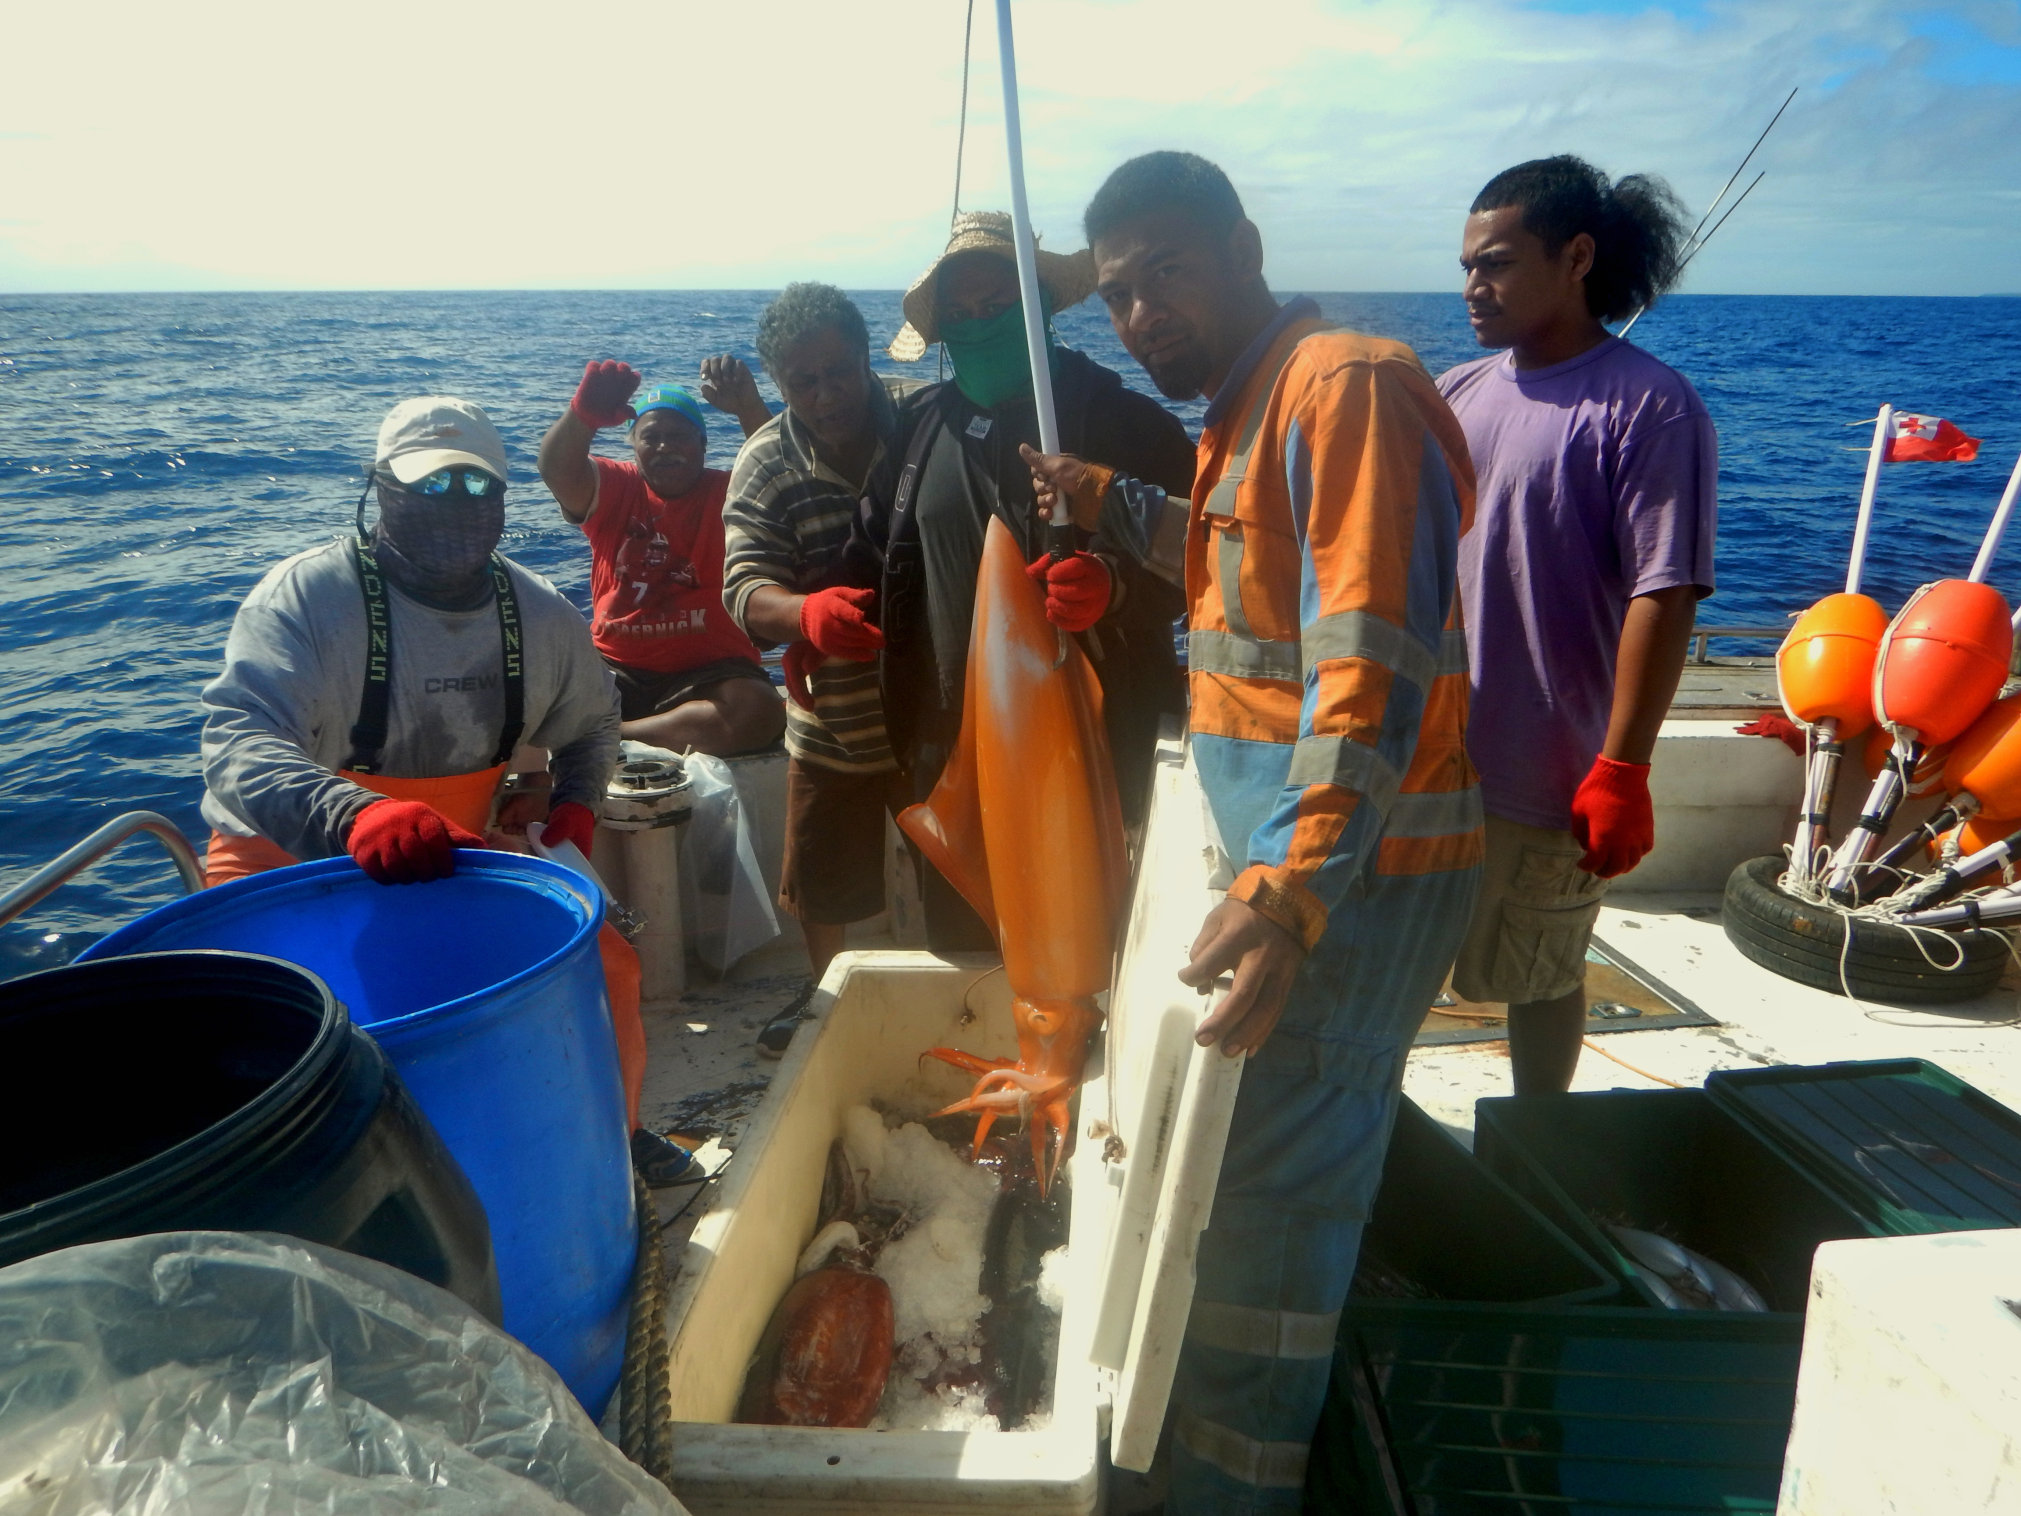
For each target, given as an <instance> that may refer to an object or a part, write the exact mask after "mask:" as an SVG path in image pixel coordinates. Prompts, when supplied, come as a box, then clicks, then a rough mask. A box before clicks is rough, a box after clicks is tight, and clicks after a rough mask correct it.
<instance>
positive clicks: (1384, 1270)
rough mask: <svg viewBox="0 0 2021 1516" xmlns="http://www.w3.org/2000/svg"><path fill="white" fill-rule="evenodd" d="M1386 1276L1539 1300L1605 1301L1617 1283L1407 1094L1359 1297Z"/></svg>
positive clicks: (1461, 1296) (1458, 1294) (1435, 1290)
mask: <svg viewBox="0 0 2021 1516" xmlns="http://www.w3.org/2000/svg"><path fill="white" fill-rule="evenodd" d="M1384 1279H1402V1280H1406V1281H1409V1282H1410V1283H1411V1284H1413V1285H1415V1286H1417V1287H1419V1288H1421V1289H1422V1290H1423V1291H1424V1293H1425V1295H1426V1296H1427V1297H1428V1298H1431V1299H1437V1300H1493V1301H1507V1302H1511V1303H1523V1304H1538V1305H1543V1304H1554V1305H1570V1304H1573V1303H1575V1302H1579V1301H1596V1300H1610V1299H1612V1298H1614V1297H1615V1296H1616V1295H1618V1294H1619V1293H1620V1288H1621V1286H1620V1282H1619V1281H1618V1280H1617V1279H1616V1278H1615V1277H1614V1275H1613V1274H1612V1273H1611V1272H1610V1271H1609V1270H1608V1269H1607V1268H1605V1267H1603V1266H1602V1265H1601V1264H1599V1263H1598V1262H1596V1261H1595V1260H1594V1259H1593V1258H1592V1257H1591V1256H1590V1255H1589V1254H1588V1253H1586V1252H1585V1251H1584V1250H1583V1249H1581V1248H1580V1247H1579V1245H1578V1244H1577V1243H1575V1242H1573V1240H1572V1239H1571V1238H1570V1237H1568V1236H1566V1235H1565V1233H1564V1231H1563V1230H1562V1229H1561V1228H1560V1227H1558V1226H1557V1225H1555V1224H1554V1223H1552V1222H1551V1221H1550V1220H1549V1219H1548V1218H1546V1217H1545V1216H1544V1215H1543V1213H1542V1212H1540V1211H1539V1210H1538V1209H1537V1208H1536V1207H1535V1206H1534V1205H1532V1204H1530V1202H1529V1201H1527V1200H1525V1199H1523V1197H1522V1196H1520V1195H1518V1194H1517V1193H1516V1192H1515V1191H1514V1190H1512V1189H1510V1188H1509V1187H1508V1185H1506V1184H1504V1183H1503V1182H1502V1181H1501V1180H1500V1179H1498V1178H1496V1177H1495V1176H1494V1175H1493V1174H1492V1173H1490V1172H1489V1171H1488V1169H1487V1168H1486V1167H1485V1166H1484V1165H1483V1164H1482V1163H1481V1162H1480V1160H1479V1159H1477V1158H1475V1157H1474V1155H1473V1154H1471V1153H1469V1152H1468V1151H1467V1150H1466V1149H1465V1148H1464V1147H1462V1146H1461V1145H1460V1143H1459V1142H1458V1140H1457V1139H1455V1138H1454V1137H1453V1135H1452V1134H1451V1133H1450V1132H1448V1131H1447V1130H1446V1129H1445V1128H1444V1127H1442V1126H1441V1125H1439V1123H1438V1122H1437V1121H1435V1120H1434V1119H1433V1118H1432V1117H1430V1116H1428V1115H1426V1114H1425V1112H1424V1111H1423V1110H1422V1109H1421V1108H1420V1107H1419V1106H1418V1105H1417V1104H1416V1103H1415V1102H1413V1101H1412V1100H1411V1099H1410V1097H1409V1096H1407V1095H1406V1096H1404V1097H1403V1098H1402V1101H1401V1104H1400V1105H1399V1107H1398V1110H1397V1118H1396V1130H1395V1132H1394V1133H1393V1134H1392V1136H1391V1137H1390V1144H1389V1153H1388V1155H1387V1156H1386V1157H1385V1159H1384V1160H1383V1169H1382V1188H1381V1189H1380V1190H1379V1191H1378V1192H1377V1193H1376V1198H1375V1209H1374V1211H1373V1213H1372V1214H1371V1215H1370V1217H1369V1223H1368V1226H1367V1228H1366V1230H1365V1231H1364V1233H1363V1235H1362V1242H1361V1269H1360V1272H1358V1273H1357V1275H1356V1281H1355V1284H1356V1289H1355V1293H1356V1295H1357V1296H1360V1297H1366V1296H1368V1295H1370V1294H1371V1293H1373V1291H1374V1289H1376V1288H1379V1287H1380V1281H1382V1280H1384Z"/></svg>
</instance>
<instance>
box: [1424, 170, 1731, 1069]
mask: <svg viewBox="0 0 2021 1516" xmlns="http://www.w3.org/2000/svg"><path fill="white" fill-rule="evenodd" d="M1684 241H1685V237H1684V227H1683V221H1682V207H1681V206H1679V205H1678V204H1677V201H1676V198H1675V197H1674V196H1673V195H1672V194H1671V193H1670V190H1669V188H1668V187H1667V186H1666V185H1664V184H1663V182H1662V181H1661V180H1657V179H1651V178H1648V177H1645V176H1642V175H1633V176H1631V177H1629V178H1626V179H1623V180H1622V181H1621V182H1620V183H1618V184H1614V185H1611V186H1610V185H1609V184H1608V182H1607V177H1606V175H1604V174H1602V173H1601V172H1600V171H1599V170H1598V169H1596V168H1594V167H1593V166H1592V165H1591V164H1589V163H1586V162H1584V161H1582V160H1580V159H1578V158H1573V157H1559V158H1543V159H1537V160H1535V161H1533V162H1529V163H1522V164H1518V165H1517V166H1516V167H1514V168H1512V169H1509V170H1507V171H1506V172H1504V173H1501V174H1498V175H1496V176H1495V177H1494V178H1493V179H1491V180H1489V181H1488V184H1487V187H1486V188H1485V189H1483V190H1482V191H1481V193H1480V194H1479V195H1478V196H1476V197H1475V199H1474V204H1473V209H1472V212H1471V214H1470V215H1469V216H1468V217H1467V223H1466V230H1465V233H1464V236H1463V239H1462V244H1461V253H1460V266H1461V267H1462V268H1464V269H1465V270H1466V275H1467V279H1466V300H1467V313H1468V316H1469V318H1470V319H1471V321H1472V323H1473V328H1474V334H1475V336H1476V337H1477V338H1478V339H1479V341H1480V344H1481V346H1483V347H1489V348H1505V349H1507V351H1506V352H1503V353H1500V354H1498V355H1496V356H1494V357H1489V358H1480V359H1476V360H1475V361H1474V362H1472V363H1463V364H1461V365H1460V366H1459V367H1458V368H1455V369H1452V370H1451V371H1449V372H1448V373H1446V374H1445V375H1443V376H1442V377H1441V378H1440V379H1439V381H1438V384H1439V390H1440V392H1441V393H1442V394H1444V396H1445V397H1446V400H1447V402H1448V403H1449V404H1450V405H1451V406H1452V408H1453V414H1454V415H1456V416H1458V417H1459V420H1460V425H1461V426H1462V427H1463V428H1464V429H1465V430H1466V434H1467V444H1468V447H1469V449H1470V451H1471V452H1472V453H1473V459H1474V471H1475V474H1476V476H1477V479H1478V494H1477V497H1476V503H1475V506H1474V526H1473V530H1472V531H1471V532H1470V533H1469V534H1468V535H1467V536H1466V537H1465V538H1464V539H1462V541H1461V543H1460V593H1461V599H1462V604H1463V605H1464V608H1465V614H1466V623H1467V652H1468V657H1469V660H1470V663H1471V665H1472V670H1473V708H1472V712H1471V716H1470V718H1469V723H1468V728H1467V748H1468V751H1469V753H1470V754H1471V755H1472V757H1473V760H1474V763H1475V766H1476V767H1478V768H1479V769H1480V771H1481V795H1482V799H1483V801H1484V802H1485V805H1486V809H1487V812H1488V851H1487V860H1486V864H1485V866H1484V867H1483V869H1482V874H1481V894H1480V901H1479V904H1478V905H1477V906H1476V907H1475V911H1474V918H1473V922H1472V925H1471V926H1470V928H1469V929H1468V933H1467V939H1466V942H1465V944H1464V946H1463V947H1462V948H1461V950H1460V957H1459V961H1458V963H1456V964H1455V965H1454V968H1453V989H1454V990H1455V992H1456V993H1458V994H1459V995H1461V996H1464V997H1465V998H1466V999H1468V1000H1477V1001H1490V1002H1497V1001H1498V1002H1503V1003H1505V1004H1507V1006H1508V1007H1509V1057H1510V1061H1511V1064H1512V1065H1513V1070H1514V1074H1515V1082H1516V1093H1517V1094H1539V1093H1547V1092H1550V1091H1561V1090H1565V1089H1568V1088H1570V1086H1571V1082H1572V1074H1573V1071H1574V1070H1575V1069H1576V1068H1577V1067H1578V1063H1579V1050H1580V1042H1581V1038H1582V1037H1583V1036H1584V1034H1585V1029H1586V991H1585V959H1586V945H1587V942H1588V940H1589V939H1590V937H1591V936H1592V931H1593V923H1594V920H1595V918H1596V917H1598V915H1599V913H1600V897H1601V896H1602V895H1603V894H1605V893H1606V890H1607V881H1608V880H1610V879H1612V878H1614V877H1615V876H1616V875H1618V874H1623V873H1626V872H1627V871H1628V870H1629V869H1631V868H1633V867H1634V866H1635V865H1636V864H1637V863H1639V862H1640V861H1641V860H1642V858H1643V856H1644V855H1645V854H1646V853H1647V852H1648V851H1649V850H1650V848H1651V847H1653V846H1654V845H1655V841H1656V822H1655V815H1654V812H1653V810H1652V808H1651V805H1650V800H1649V758H1650V754H1651V752H1652V751H1653V750H1654V749H1655V746H1656V735H1657V731H1658V728H1660V727H1661V725H1662V723H1663V718H1664V715H1665V713H1666V712H1667V711H1668V710H1669V708H1670V700H1671V697H1672V696H1673V695H1674V694H1675V693H1676V691H1677V677H1678V674H1679V672H1680V671H1681V670H1682V668H1683V666H1684V651H1685V646H1686V643H1687V642H1688V641H1689V637H1690V632H1691V624H1692V619H1693V617H1694V615H1695V614H1696V610H1697V604H1698V601H1699V600H1700V599H1701V598H1703V597H1704V596H1706V595H1709V594H1711V593H1712V587H1713V585H1712V551H1713V538H1714V535H1715V529H1716V519H1717V509H1718V507H1717V482H1718V472H1719V457H1718V438H1717V437H1716V435H1715V434H1714V432H1713V428H1712V420H1711V418H1710V417H1709V416H1707V414H1706V412H1705V406H1704V404H1703V402H1701V401H1700V400H1699V398H1698V392H1697V391H1696V390H1694V389H1693V388H1692V387H1691V384H1690V381H1688V380H1687V379H1685V377H1684V376H1683V375H1682V374H1679V373H1678V372H1676V370H1674V369H1671V368H1669V367H1666V366H1665V365H1664V364H1661V363H1659V362H1657V361H1656V360H1655V359H1654V358H1652V357H1650V356H1649V355H1648V354H1647V353H1645V352H1643V351H1642V350H1641V349H1639V348H1637V347H1635V346H1633V345H1632V344H1630V343H1627V342H1624V341H1622V340H1621V339H1620V338H1618V337H1613V336H1610V335H1609V334H1608V332H1607V328H1606V327H1605V326H1604V325H1602V323H1603V322H1605V321H1615V320H1621V319H1625V318H1626V317H1627V316H1629V315H1630V314H1632V313H1633V312H1635V311H1637V310H1639V309H1641V308H1643V307H1645V306H1647V305H1649V304H1650V303H1652V302H1653V301H1654V300H1655V299H1656V298H1657V297H1658V296H1659V295H1661V294H1662V293H1663V292H1664V291H1665V290H1667V289H1668V288H1669V287H1670V286H1671V285H1672V284H1674V283H1675V282H1676V279H1677V275H1678V262H1679V257H1680V254H1681V252H1682V249H1683V244H1684Z"/></svg>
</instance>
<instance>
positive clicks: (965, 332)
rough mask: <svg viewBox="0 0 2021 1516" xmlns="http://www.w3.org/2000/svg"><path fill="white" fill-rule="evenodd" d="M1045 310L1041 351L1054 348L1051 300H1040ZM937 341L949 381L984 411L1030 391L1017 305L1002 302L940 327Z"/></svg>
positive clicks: (1028, 359) (1022, 315)
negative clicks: (950, 371) (985, 314)
mask: <svg viewBox="0 0 2021 1516" xmlns="http://www.w3.org/2000/svg"><path fill="white" fill-rule="evenodd" d="M1040 308H1041V309H1042V310H1044V311H1045V314H1046V352H1047V356H1048V358H1050V356H1051V353H1052V346H1053V312H1052V301H1050V300H1045V301H1042V302H1041V306H1040ZM940 340H941V341H942V342H944V343H946V344H947V356H948V359H949V361H950V362H952V363H953V364H954V382H955V383H956V384H957V385H959V386H960V387H961V392H962V393H963V394H964V395H966V396H968V398H969V399H970V400H972V401H974V402H975V403H976V404H977V405H979V406H981V407H982V408H983V409H984V410H986V411H987V410H994V409H996V407H997V406H999V405H1001V404H1003V403H1004V401H1006V400H1016V399H1019V398H1020V397H1022V396H1026V395H1029V394H1030V393H1031V392H1032V363H1031V355H1030V353H1029V352H1028V351H1027V350H1026V348H1025V313H1024V307H1023V306H1022V305H1012V306H1007V307H1006V308H1005V309H1003V310H1001V311H998V312H997V313H996V314H995V315H994V316H991V317H989V318H987V319H986V320H982V321H963V322H960V323H958V324H957V325H954V326H947V327H943V328H941V333H940Z"/></svg>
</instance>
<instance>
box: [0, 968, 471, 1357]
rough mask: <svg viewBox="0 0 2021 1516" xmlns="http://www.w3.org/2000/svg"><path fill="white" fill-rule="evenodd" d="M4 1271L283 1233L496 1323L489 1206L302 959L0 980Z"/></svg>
mask: <svg viewBox="0 0 2021 1516" xmlns="http://www.w3.org/2000/svg"><path fill="white" fill-rule="evenodd" d="M0 1068H4V1069H6V1070H7V1071H8V1073H9V1075H10V1077H11V1078H12V1079H13V1081H14V1082H15V1093H14V1096H13V1098H10V1099H8V1100H4V1101H0V1151H4V1152H5V1153H6V1154H7V1155H8V1157H7V1162H6V1163H5V1164H4V1165H0V1265H5V1264H9V1263H15V1262H18V1261H20V1260H21V1259H24V1258H32V1257H35V1256H37V1255H39V1254H42V1253H50V1252H54V1251H55V1250H56V1249H58V1248H66V1247H72V1246H75V1245H76V1244H79V1243H85V1242H101V1241H105V1240H107V1239H110V1238H114V1237H135V1236H141V1235H144V1234H147V1233H153V1232H171V1231H185V1230H217V1231H230V1232H283V1233H287V1234H289V1235H291V1236H296V1237H303V1238H306V1239H308V1240H309V1241H311V1242H321V1243H327V1244H328V1245H330V1246H332V1247H336V1248H341V1249H343V1250H345V1251H347V1252H351V1253H356V1254H358V1255H360V1256H361V1257H365V1258H375V1259H377V1260H379V1261H380V1262H382V1263H389V1264H392V1265H393V1266H394V1267H395V1268H400V1269H405V1270H406V1271H407V1272H408V1273H410V1274H414V1275H417V1276H419V1277H420V1278H422V1279H425V1280H427V1281H428V1282H429V1283H431V1284H435V1285H440V1286H441V1287H442V1288H444V1289H446V1290H448V1291H449V1292H450V1293H451V1294H454V1295H456V1296H458V1297H459V1298H461V1299H462V1300H463V1301H465V1302H466V1303H467V1304H469V1305H471V1306H473V1307H474V1308H476V1309H477V1310H479V1311H481V1312H483V1313H484V1314H485V1315H486V1316H488V1317H489V1318H490V1319H491V1320H493V1321H496V1320H498V1315H499V1310H498V1272H497V1269H496V1267H495V1265H494V1263H493V1260H492V1252H491V1230H490V1227H489V1225H488V1223H487V1222H486V1219H485V1215H484V1207H483V1204H482V1203H481V1202H480V1201H479V1200H478V1198H477V1195H476V1192H475V1191H474V1190H472V1189H471V1187H470V1181H469V1180H468V1179H467V1178H465V1177H464V1173H463V1170H462V1168H461V1167H459V1166H458V1164H457V1162H456V1160H455V1159H454V1158H452V1157H451V1156H450V1155H449V1150H448V1149H447V1148H445V1147H444V1146H443V1145H442V1140H441V1139H440V1138H439V1137H437V1136H436V1134H435V1129H434V1128H433V1127H432V1126H430V1125H429V1124H428V1119H427V1117H425V1116H423V1115H422V1114H421V1111H420V1109H419V1108H418V1107H417V1106H416V1105H415V1104H414V1102H413V1100H412V1099H411V1098H410V1097H409V1096H408V1094H407V1090H406V1087H405V1086H404V1085H402V1084H401V1082H400V1077H399V1075H398V1074H396V1073H395V1072H394V1071H393V1066H392V1065H391V1064H390V1063H388V1062H387V1061H386V1055H385V1054H384V1053H382V1052H381V1051H380V1050H379V1046H378V1044H377V1043H375V1042H373V1041H372V1039H371V1038H370V1037H368V1036H366V1035H365V1033H363V1032H361V1031H359V1030H358V1029H357V1028H356V1027H354V1026H353V1025H352V1024H351V1018H350V1016H349V1015H347V1014H346V1012H345V1010H344V1007H343V1006H342V1005H341V1004H340V1003H339V1002H338V1001H337V1000H336V998H335V997H334V996H332V995H331V993H330V991H329V989H328V988H327V987H326V986H325V985H324V984H323V982H322V980H320V979H318V978H317V977H316V976H315V975H314V974H311V973H309V972H308V971H307V970H306V969H301V968H297V967H296V966H295V965H293V964H290V963H283V962H281V961H280V960H279V959H276V958H263V957H259V956H257V955H254V954H251V953H222V952H187V953H145V954H139V955H136V956H134V957H130V958H109V959H105V960H103V961H102V962H96V963H84V964H73V965H72V966H70V967H68V968H61V969H52V970H50V971H49V972H47V973H43V974H32V975H29V976H28V977H26V978H22V979H15V980H12V981H10V982H8V983H6V984H4V985H0Z"/></svg>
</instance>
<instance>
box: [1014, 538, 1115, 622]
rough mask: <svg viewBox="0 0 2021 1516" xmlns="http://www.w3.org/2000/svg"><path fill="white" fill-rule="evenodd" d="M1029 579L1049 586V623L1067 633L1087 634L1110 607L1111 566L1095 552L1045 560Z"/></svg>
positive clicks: (1031, 570) (1029, 571) (1030, 569)
mask: <svg viewBox="0 0 2021 1516" xmlns="http://www.w3.org/2000/svg"><path fill="white" fill-rule="evenodd" d="M1025 576H1026V577H1027V578H1030V579H1036V580H1038V581H1039V582H1040V583H1041V584H1043V585H1044V586H1045V587H1046V620H1048V621H1050V622H1051V623H1052V624H1053V625H1054V626H1056V627H1058V628H1059V629H1060V630H1061V631H1063V632H1085V631H1086V630H1087V629H1088V628H1089V627H1091V626H1093V625H1094V624H1095V623H1096V622H1097V621H1100V620H1101V619H1102V612H1103V611H1105V610H1107V609H1108V608H1109V566H1108V565H1107V564H1106V563H1104V562H1102V560H1101V559H1099V558H1097V557H1096V556H1095V555H1094V554H1093V553H1075V554H1074V555H1073V557H1071V558H1061V559H1059V560H1058V561H1057V562H1056V561H1054V560H1053V559H1052V558H1049V557H1048V558H1041V559H1040V560H1039V561H1038V562H1037V563H1034V564H1032V565H1031V566H1029V567H1028V568H1026V570H1025Z"/></svg>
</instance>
